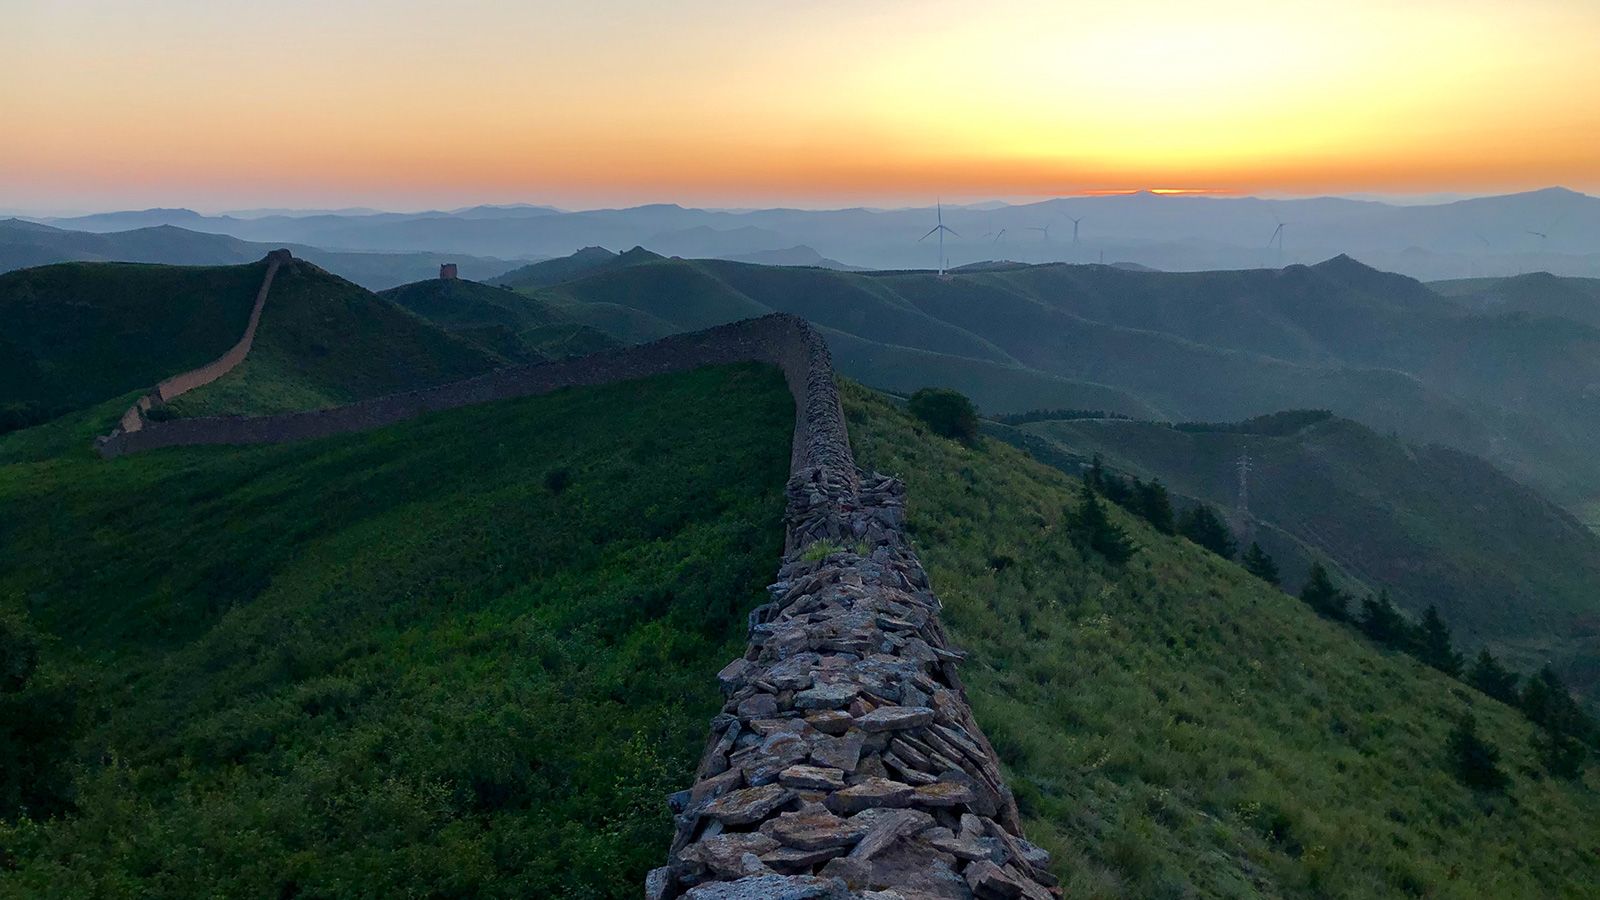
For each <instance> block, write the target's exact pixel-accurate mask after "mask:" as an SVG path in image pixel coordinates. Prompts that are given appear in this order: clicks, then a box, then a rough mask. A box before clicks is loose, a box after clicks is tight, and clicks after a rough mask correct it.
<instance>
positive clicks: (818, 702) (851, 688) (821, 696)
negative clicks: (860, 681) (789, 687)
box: [794, 682, 861, 709]
mask: <svg viewBox="0 0 1600 900" xmlns="http://www.w3.org/2000/svg"><path fill="white" fill-rule="evenodd" d="M860 693H861V686H860V685H855V684H850V683H848V682H839V683H835V684H819V685H817V686H816V687H813V688H808V689H807V690H803V691H801V692H800V693H798V694H795V695H794V707H795V709H841V708H843V707H846V706H849V705H850V701H851V700H854V699H855V698H856V696H857V695H859V694H860Z"/></svg>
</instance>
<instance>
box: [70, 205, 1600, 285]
mask: <svg viewBox="0 0 1600 900" xmlns="http://www.w3.org/2000/svg"><path fill="white" fill-rule="evenodd" d="M944 216H945V219H944V221H945V224H946V225H948V226H950V227H951V228H952V229H954V231H955V232H956V234H957V235H959V237H954V236H952V237H951V239H950V240H947V241H946V243H945V248H944V249H945V254H946V256H947V257H948V259H949V261H950V263H951V264H952V265H954V266H961V265H966V264H970V263H974V262H981V261H984V260H990V259H1012V260H1018V261H1021V262H1029V263H1043V262H1074V263H1091V262H1107V263H1111V262H1127V263H1132V264H1137V265H1142V266H1148V267H1150V268H1153V269H1159V270H1163V271H1202V270H1214V269H1252V268H1264V267H1273V268H1277V267H1281V266H1284V265H1288V264H1293V263H1311V262H1315V261H1317V260H1322V259H1327V258H1329V257H1333V256H1337V255H1339V254H1349V255H1351V256H1353V257H1355V258H1357V259H1360V260H1361V261H1363V262H1365V263H1367V264H1369V265H1372V266H1375V267H1377V268H1381V269H1384V270H1387V271H1395V272H1399V273H1401V274H1406V275H1410V276H1412V277H1415V278H1422V279H1427V280H1433V279H1444V278H1467V277H1481V276H1493V275H1516V274H1520V273H1523V272H1532V271H1550V272H1554V273H1556V274H1560V275H1578V276H1600V199H1597V198H1594V197H1590V196H1587V195H1585V194H1580V193H1576V192H1574V191H1569V190H1565V189H1562V188H1549V189H1545V190H1540V191H1531V192H1527V193H1522V194H1511V195H1506V196H1500V197H1484V198H1477V199H1472V200H1460V201H1454V202H1449V203H1436V204H1431V205H1428V204H1412V205H1399V204H1391V203H1383V202H1380V201H1375V200H1352V199H1345V198H1337V197H1322V198H1311V199H1298V200H1267V199H1261V198H1256V197H1218V196H1187V195H1185V196H1170V195H1157V194H1151V193H1135V194H1121V195H1108V196H1093V197H1068V198H1060V199H1054V200H1046V201H1042V202H1039V203H1029V204H1022V205H1007V204H995V203H986V204H976V205H973V206H946V207H945V208H944ZM1074 220H1077V223H1076V230H1077V234H1076V239H1075V238H1074ZM41 221H45V222H46V223H47V224H54V225H60V226H62V227H67V228H74V229H80V230H85V231H113V230H124V229H127V228H132V227H138V226H146V225H159V224H172V225H179V226H182V227H184V228H189V229H191V230H196V231H208V232H213V233H218V234H229V235H233V236H234V237H239V238H243V239H246V240H253V241H268V242H278V243H283V242H291V243H302V244H309V245H312V246H318V247H324V248H329V249H338V250H363V251H384V252H415V251H442V252H451V253H464V254H472V255H486V256H497V257H503V258H518V257H523V258H527V257H541V256H542V257H551V256H564V255H566V254H569V253H571V252H573V251H575V250H577V249H579V248H581V247H588V246H605V247H632V246H636V245H638V246H644V247H646V248H647V249H650V250H652V251H655V252H657V253H661V254H663V255H668V256H684V257H728V256H740V257H743V256H746V255H748V254H752V253H761V252H769V251H778V250H785V249H788V248H791V247H795V246H799V245H804V246H807V247H811V248H813V249H815V250H816V251H817V252H818V254H820V255H821V256H823V257H825V258H830V259H838V260H846V261H848V262H850V263H851V264H853V265H860V266H866V267H871V268H879V269H903V268H932V267H934V266H935V265H937V263H938V260H937V259H936V256H937V249H936V247H935V246H934V245H933V244H932V243H929V242H920V243H919V241H918V239H919V238H920V237H922V236H923V235H924V234H926V233H927V231H928V229H929V228H930V227H931V226H932V224H933V222H934V210H933V209H932V208H918V209H894V210H873V209H861V208H857V209H839V210H800V209H753V210H708V209H691V208H685V207H682V206H678V205H675V204H651V205H647V206H637V207H632V208H628V209H603V210H586V211H580V212H563V211H560V210H555V209H552V208H548V207H540V206H523V205H514V206H475V207H470V208H466V209H461V210H455V211H451V212H441V211H426V212H414V213H374V214H338V213H318V214H303V213H299V212H295V213H292V214H291V213H284V214H275V215H260V216H257V215H254V214H253V213H252V214H250V215H249V216H248V217H246V216H200V215H199V214H197V213H195V212H193V211H192V210H144V211H140V212H124V213H102V214H97V215H92V216H81V217H75V218H70V219H51V220H41ZM1280 225H1281V226H1282V228H1281V231H1280V228H1279V226H1280Z"/></svg>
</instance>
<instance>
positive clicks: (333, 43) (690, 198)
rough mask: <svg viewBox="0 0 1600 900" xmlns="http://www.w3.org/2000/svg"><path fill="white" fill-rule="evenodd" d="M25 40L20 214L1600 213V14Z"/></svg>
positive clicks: (672, 19)
mask: <svg viewBox="0 0 1600 900" xmlns="http://www.w3.org/2000/svg"><path fill="white" fill-rule="evenodd" d="M0 11H3V13H4V17H5V19H4V20H5V21H6V24H7V27H6V29H5V30H4V31H3V32H0V59H4V60H5V63H4V65H5V69H6V72H7V74H6V78H5V79H4V82H3V83H0V123H6V125H5V134H6V137H5V140H4V141H0V207H4V206H25V205H27V204H29V203H33V204H46V203H56V204H58V205H59V204H61V203H79V204H82V203H85V202H90V201H92V200H94V199H96V198H101V197H104V198H107V199H108V200H109V199H112V198H115V199H116V200H119V201H124V202H136V201H140V200H143V201H145V202H150V203H155V202H171V203H180V202H181V203H189V204H192V205H204V204H205V203H207V202H212V203H213V204H222V205H226V204H228V203H263V204H265V203H275V202H276V201H277V200H279V199H281V200H282V201H283V202H285V203H289V202H295V203H306V202H326V203H335V202H338V203H345V202H351V203H354V202H361V203H371V204H376V205H383V204H386V203H387V204H389V205H395V204H401V205H404V204H406V203H429V202H437V201H443V200H447V199H451V198H455V199H460V200H461V201H463V202H469V201H472V202H475V201H477V200H488V199H527V200H541V201H550V202H558V203H567V204H579V205H581V204H583V203H585V202H593V203H598V202H606V201H608V200H617V201H622V200H636V201H648V200H681V201H685V202H701V203H719V202H720V203H737V202H741V201H751V202H757V201H764V202H773V201H780V200H785V199H788V200H793V201H796V202H805V201H822V200H839V201H849V200H861V201H867V200H882V199H888V198H902V197H903V198H911V197H923V196H927V195H930V194H942V195H943V196H945V197H992V196H1041V195H1051V194H1066V193H1075V192H1080V191H1087V190H1116V189H1130V188H1154V187H1167V188H1209V189H1219V190H1228V191H1239V192H1276V193H1318V192H1330V193H1331V192H1354V191H1390V192H1428V191H1443V190H1459V191H1489V190H1500V189H1517V188H1527V187H1537V186H1544V185H1550V184H1566V185H1568V186H1572V187H1576V188H1579V189H1585V188H1587V189H1594V188H1596V187H1600V153H1597V152H1596V148H1597V147H1600V104H1597V103H1596V102H1595V98H1597V97H1600V66H1597V65H1596V64H1595V63H1594V57H1595V55H1596V50H1597V48H1600V2H1593V0H1521V2H1516V3H1511V2H1503V0H1412V2H1405V3H1396V2H1393V0H1385V2H1379V0H1346V2H1343V3H1340V4H1326V3H1308V2H1300V0H1280V2H1272V3H1264V2H1255V0H1221V2H1212V3H1198V2H1177V0H1125V2H1122V3H1117V4H1101V3H1095V4H1088V3H1077V2H1072V3H1062V2H1043V0H1028V2H992V3H988V4H975V3H972V2H970V0H966V2H946V0H926V2H903V0H878V2H859V0H858V2H842V0H840V2H835V0H813V2H788V3H782V4H779V3H773V2H767V0H744V2H723V0H687V2H681V3H676V4H661V3H643V2H637V0H592V2H588V3H583V4H575V3H563V4H551V3H529V2H522V3H518V2H512V0H457V2H450V3H445V2H435V0H388V2H380V0H321V2H318V3H311V2H307V0H279V2H275V3H272V4H261V3H244V2H236V0H224V2H218V0H211V2H202V0H162V2H149V3H142V4H127V3H124V2H116V0H0Z"/></svg>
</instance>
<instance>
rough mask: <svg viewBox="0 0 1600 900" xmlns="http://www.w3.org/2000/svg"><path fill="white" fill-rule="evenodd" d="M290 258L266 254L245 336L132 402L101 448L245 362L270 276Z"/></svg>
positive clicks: (286, 253) (281, 253)
mask: <svg viewBox="0 0 1600 900" xmlns="http://www.w3.org/2000/svg"><path fill="white" fill-rule="evenodd" d="M292 258H293V257H292V256H290V255H289V251H288V250H273V251H272V252H270V253H268V254H267V258H266V263H267V271H266V274H265V275H263V276H262V278H261V287H260V288H259V289H258V290H257V291H256V300H255V303H254V304H253V305H252V306H251V307H250V319H249V321H247V322H246V323H245V326H244V334H243V336H241V337H240V338H239V340H238V341H237V342H236V343H235V344H234V345H233V346H232V347H230V348H228V351H227V352H226V353H224V354H222V355H221V356H219V357H217V358H216V359H214V360H212V361H211V362H209V363H206V364H205V365H203V366H201V367H199V368H198V369H190V370H189V371H187V372H180V373H178V374H177V375H174V376H172V377H171V378H168V379H166V380H165V381H163V382H161V383H160V384H158V385H156V386H155V387H154V388H151V390H150V392H149V393H147V394H145V395H144V396H142V397H140V398H139V399H138V400H135V401H134V402H133V405H132V406H130V407H128V409H127V411H126V412H124V413H123V414H122V418H121V419H119V420H118V421H117V429H116V431H114V432H112V433H111V435H109V436H107V437H105V438H101V441H100V446H101V447H102V448H103V447H104V446H105V444H106V443H107V442H109V441H111V439H113V438H115V437H116V436H117V435H119V434H126V433H129V432H135V431H141V430H143V429H144V427H145V426H146V425H148V424H149V423H148V422H147V421H146V419H145V413H148V412H149V411H150V410H151V409H152V408H154V407H157V406H160V405H161V404H164V403H166V402H167V401H169V400H171V399H172V398H174V397H177V396H179V395H182V394H186V393H188V392H189V391H192V390H194V389H195V388H197V387H201V386H202V385H207V384H210V383H211V382H213V381H216V380H217V379H218V378H221V377H222V376H224V375H226V374H228V373H229V372H231V371H233V368H234V367H235V366H237V365H238V364H239V363H242V362H244V358H245V356H247V355H248V354H249V353H250V347H251V346H252V345H253V344H254V343H255V339H256V326H257V325H259V324H260V323H261V310H262V309H263V308H264V307H265V306H266V305H267V292H268V291H270V290H271V289H272V276H274V275H276V274H277V273H278V267H279V266H281V265H283V264H284V263H287V262H289V261H290V260H291V259H292Z"/></svg>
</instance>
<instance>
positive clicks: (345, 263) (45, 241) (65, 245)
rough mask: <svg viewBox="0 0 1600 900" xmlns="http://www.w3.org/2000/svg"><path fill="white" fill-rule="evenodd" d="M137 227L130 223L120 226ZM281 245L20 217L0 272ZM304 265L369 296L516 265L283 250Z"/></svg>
mask: <svg viewBox="0 0 1600 900" xmlns="http://www.w3.org/2000/svg"><path fill="white" fill-rule="evenodd" d="M137 221H141V220H139V219H130V220H128V222H127V223H126V224H132V223H133V222H137ZM279 246H285V245H283V244H267V243H255V242H250V241H244V240H240V239H239V238H236V237H230V236H228V235H226V234H209V233H205V232H203V231H191V230H189V229H186V228H182V227H179V226H176V225H171V224H153V225H147V226H145V227H139V228H132V229H131V230H127V231H111V232H88V231H68V230H64V229H61V228H53V227H50V226H48V225H41V224H38V223H35V222H26V221H23V220H21V219H7V220H3V221H0V272H7V271H10V270H12V269H22V268H28V267H31V266H42V265H47V264H50V263H58V262H145V263H165V264H167V265H185V266H225V265H233V264H237V263H247V262H254V261H255V260H258V259H260V258H261V257H262V256H264V255H266V253H267V252H268V251H269V250H273V249H275V248H277V247H279ZM287 246H288V248H289V249H290V250H291V251H293V252H294V255H295V256H297V257H299V258H301V259H306V260H310V261H311V262H314V263H316V264H318V265H320V266H322V267H323V268H326V269H328V270H329V271H331V272H335V273H337V274H339V275H341V276H343V277H345V278H348V279H350V280H351V281H354V282H355V283H357V284H359V285H361V286H363V287H366V288H368V289H370V290H381V289H383V288H388V287H393V286H395V285H399V284H404V283H406V282H409V281H416V280H417V279H420V278H426V277H429V276H430V275H433V274H435V273H437V272H438V270H439V263H441V262H455V263H457V264H458V265H459V266H460V269H461V271H462V272H463V274H466V275H468V276H469V277H478V278H487V277H489V276H492V275H498V274H500V273H502V272H505V271H506V270H508V269H510V268H512V267H513V266H515V265H516V263H515V262H511V261H507V260H500V259H493V258H490V257H481V256H470V255H459V254H440V253H433V252H405V253H380V252H340V251H336V250H325V249H322V248H320V247H313V246H307V245H305V244H294V243H291V244H288V245H287Z"/></svg>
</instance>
